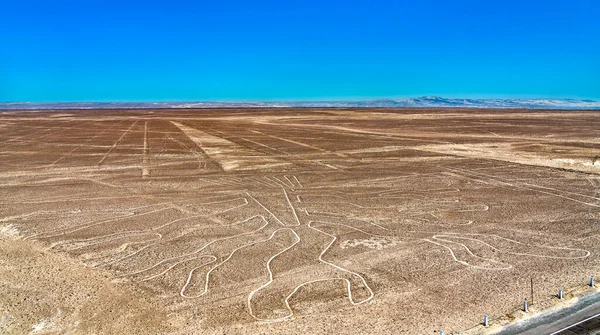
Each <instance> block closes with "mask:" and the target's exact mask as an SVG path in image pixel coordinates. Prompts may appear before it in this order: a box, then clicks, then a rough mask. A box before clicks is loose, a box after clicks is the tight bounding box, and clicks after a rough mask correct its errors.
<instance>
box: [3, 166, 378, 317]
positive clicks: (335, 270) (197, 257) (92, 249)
mask: <svg viewBox="0 0 600 335" xmlns="http://www.w3.org/2000/svg"><path fill="white" fill-rule="evenodd" d="M248 181H250V182H252V181H254V182H255V183H256V185H261V186H262V187H267V186H268V187H269V188H270V189H273V190H274V191H272V192H273V194H276V195H277V197H276V198H277V199H275V202H276V203H275V202H274V201H273V199H272V197H270V196H265V194H263V193H257V192H252V191H249V192H246V193H244V194H243V195H241V196H239V197H231V196H222V197H221V198H218V199H216V200H214V201H207V202H203V203H197V204H194V205H188V206H186V205H180V204H175V203H171V202H163V203H158V204H155V205H150V206H142V207H137V208H132V209H130V210H129V211H125V212H121V213H120V214H119V215H118V216H117V217H112V218H109V219H101V220H91V221H89V222H84V223H80V224H78V225H73V226H69V227H66V228H61V229H54V230H49V231H46V232H43V233H39V234H36V235H32V236H29V237H27V239H37V240H42V241H46V242H48V243H49V248H50V249H53V250H60V251H65V252H68V253H70V254H72V255H75V256H78V257H79V258H80V259H81V260H82V261H83V262H84V263H85V264H87V265H88V266H90V267H106V268H109V269H112V270H114V271H115V272H116V273H117V279H118V278H129V279H131V280H133V281H136V282H151V281H157V280H158V281H159V282H160V280H162V279H165V277H166V276H169V275H170V274H171V273H173V272H177V273H180V272H181V270H185V271H187V274H186V276H185V282H184V283H182V286H181V287H180V290H179V295H180V296H181V297H182V298H186V299H196V298H200V297H203V296H205V295H206V294H208V293H209V292H210V291H211V290H212V289H213V288H217V287H218V282H214V279H213V276H214V274H215V273H217V272H219V271H222V269H225V271H231V270H227V268H226V267H227V265H228V264H229V262H230V261H232V259H233V258H235V257H236V256H237V255H238V254H240V253H243V252H244V250H247V249H250V248H253V247H257V246H260V245H262V244H267V243H269V242H270V241H272V240H275V239H278V240H282V239H283V240H284V244H283V246H281V243H278V244H275V245H272V246H271V248H272V247H278V248H279V250H278V251H277V252H275V253H274V254H272V255H271V256H270V257H269V258H268V259H267V260H266V263H265V264H264V266H265V270H266V275H267V278H264V279H261V278H262V276H260V277H258V280H259V281H260V285H256V287H254V288H253V289H252V290H251V291H250V292H249V293H248V296H247V308H248V313H249V314H250V316H251V317H252V318H254V319H255V320H259V321H265V322H270V321H281V320H286V319H289V318H291V317H293V315H294V312H293V309H292V306H291V305H290V301H291V300H292V299H293V297H294V296H295V295H296V294H297V293H298V292H299V291H300V290H302V288H306V287H309V286H310V284H312V283H318V282H331V283H333V284H335V283H336V282H340V283H344V286H345V289H346V292H347V295H348V299H349V301H350V303H351V304H353V305H358V304H362V303H365V302H367V301H369V300H371V299H372V298H373V296H374V293H373V291H372V290H371V288H370V287H369V285H368V283H367V280H366V279H365V278H364V277H363V276H362V275H361V274H359V273H357V272H354V271H351V270H348V269H346V268H344V267H342V266H339V265H337V264H335V263H334V262H333V261H330V260H327V259H326V254H327V252H328V251H329V250H330V249H331V247H332V246H333V245H334V244H335V243H336V241H337V237H336V236H335V235H334V234H330V233H329V232H327V231H326V230H324V229H323V228H322V227H321V226H320V225H322V223H318V222H312V221H307V220H306V218H305V217H304V214H303V212H298V211H297V209H296V207H297V206H298V204H300V199H299V197H297V196H294V190H295V189H299V188H302V187H303V185H302V182H301V181H300V179H299V178H298V177H297V176H294V175H284V176H264V177H263V178H253V179H248V180H246V179H242V180H239V181H237V182H248ZM216 183H217V184H220V185H223V183H222V181H221V182H219V181H217V182H216ZM231 183H233V184H235V183H236V180H235V179H234V180H233V181H229V184H228V186H234V185H231ZM173 213H178V215H183V217H179V218H177V219H174V220H168V221H167V222H163V223H161V224H156V222H157V221H158V222H159V221H160V220H161V218H163V217H164V218H167V217H172V215H173ZM241 213H243V215H246V216H248V213H252V214H253V215H252V216H250V217H249V218H246V219H243V220H238V221H235V222H233V223H230V222H232V221H231V220H229V219H230V218H232V217H239V216H240V214H241ZM167 214H169V215H167ZM8 219H11V218H8ZM205 221H212V222H213V223H212V224H210V225H206V224H199V223H198V222H205ZM347 227H348V228H353V227H351V226H350V225H347ZM224 230H225V231H224ZM356 230H357V231H363V230H360V229H356ZM106 231H109V232H110V233H108V234H107V233H106ZM308 231H312V232H313V233H312V234H313V235H315V234H318V235H320V236H322V238H321V239H323V238H325V239H328V241H326V245H325V246H321V247H320V248H319V249H314V251H313V249H311V248H312V247H313V246H314V244H315V243H314V242H312V243H309V244H307V245H304V244H303V243H305V240H304V238H303V235H305V234H306V233H307V232H308ZM215 235H216V236H217V238H213V239H210V240H206V237H207V236H215ZM219 235H221V236H220V237H219ZM192 237H193V238H192ZM196 237H198V239H196ZM202 237H203V238H204V239H202ZM187 239H189V240H187ZM317 242H318V243H317V244H321V243H322V242H321V241H317ZM171 247H176V248H171ZM170 249H176V250H170ZM302 250H304V251H302ZM291 251H295V252H302V253H310V252H313V254H314V262H316V263H314V264H320V266H317V267H318V269H317V270H315V272H314V273H310V274H308V276H311V277H312V276H313V275H314V276H315V277H314V278H310V279H308V278H307V279H308V280H304V279H302V280H301V282H297V280H296V281H294V280H295V279H293V278H292V286H289V287H288V285H289V283H288V282H285V281H284V282H283V283H279V282H280V281H281V279H280V275H279V274H278V273H279V272H278V271H277V268H276V267H277V265H275V262H276V261H277V260H278V259H279V258H281V257H282V256H285V255H286V254H287V253H289V252H291ZM152 256H154V257H152ZM156 256H159V257H160V258H158V257H156ZM314 264H313V266H314ZM190 266H191V268H190ZM274 266H275V268H274ZM132 270H133V271H132ZM282 276H283V277H286V276H287V277H289V275H286V274H282ZM169 278H170V277H169ZM200 278H201V279H200ZM119 280H122V279H119ZM284 280H287V279H285V278H284ZM255 281H256V280H255ZM276 284H277V285H278V287H277V289H276V290H277V291H281V292H285V297H283V299H282V300H281V301H280V302H277V301H275V302H273V301H270V296H271V293H270V292H267V293H264V291H268V290H270V289H271V287H272V286H273V285H276ZM215 285H217V286H215ZM282 288H283V289H282ZM279 303H281V304H283V305H284V306H285V309H286V310H287V312H286V313H285V315H283V316H281V315H275V316H274V315H273V313H271V311H270V310H268V309H265V306H267V307H268V306H270V305H272V304H279Z"/></svg>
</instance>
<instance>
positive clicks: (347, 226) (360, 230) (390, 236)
mask: <svg viewBox="0 0 600 335" xmlns="http://www.w3.org/2000/svg"><path fill="white" fill-rule="evenodd" d="M312 222H313V223H322V224H324V225H335V226H344V227H346V228H350V229H353V230H356V231H359V232H361V233H363V234H367V235H370V236H377V237H387V238H397V237H396V236H394V235H380V234H373V233H369V232H367V231H364V230H362V229H359V228H356V227H353V226H350V225H347V224H344V223H337V222H325V221H312Z"/></svg>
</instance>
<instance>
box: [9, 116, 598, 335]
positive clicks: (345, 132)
mask: <svg viewBox="0 0 600 335" xmlns="http://www.w3.org/2000/svg"><path fill="white" fill-rule="evenodd" d="M599 225H600V112H599V111H530V110H484V109H478V110H468V109H446V110H443V109H442V110H440V109H436V110H433V109H412V110H411V109H356V110H350V109H237V110H235V109H220V110H89V111H82V110H78V111H73V110H62V111H37V112H19V111H8V112H2V113H0V284H1V285H0V297H1V298H0V332H5V333H9V334H21V333H29V332H31V333H37V334H45V333H46V334H48V333H49V334H53V333H61V334H62V333H72V334H90V333H98V334H100V333H102V334H136V333H137V334H148V333H166V334H171V333H173V334H190V333H209V334H213V333H227V334H237V333H240V334H244V333H248V334H256V333H269V334H290V333H310V334H316V333H332V334H335V333H337V334H344V333H348V334H350V333H352V334H366V333H369V334H389V333H402V334H427V333H429V334H434V333H435V332H438V331H439V330H440V329H443V330H445V331H446V333H447V334H448V333H451V332H466V333H473V334H474V333H480V332H482V331H483V329H482V328H481V326H477V324H478V323H480V322H481V320H482V317H483V315H484V314H487V315H489V316H490V320H491V323H492V328H496V329H497V327H498V326H499V325H501V324H505V323H506V322H509V321H511V320H514V319H518V318H521V317H523V313H521V312H519V311H518V309H519V306H521V304H522V302H523V300H524V299H525V298H529V295H530V287H529V285H530V280H531V278H533V280H534V283H535V303H534V305H533V306H532V308H533V309H534V310H536V309H538V310H539V309H542V308H546V307H549V306H551V305H555V304H557V302H555V300H556V299H554V300H553V298H552V296H553V295H554V294H556V292H557V290H558V288H562V289H564V290H565V294H566V295H567V296H570V295H571V296H572V295H577V294H579V293H581V292H583V291H585V290H584V289H583V288H582V286H584V285H585V283H586V281H587V279H588V278H589V276H590V275H594V274H596V275H598V272H600V271H599V270H600V257H599V252H600V243H599V242H600V241H599V240H600V235H599V232H600V231H599V228H600V227H599ZM589 290H590V289H588V291H589ZM565 303H566V302H565Z"/></svg>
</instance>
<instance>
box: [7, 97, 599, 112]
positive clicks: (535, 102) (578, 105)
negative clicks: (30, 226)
mask: <svg viewBox="0 0 600 335" xmlns="http://www.w3.org/2000/svg"><path fill="white" fill-rule="evenodd" d="M269 107H273V108H275V107H338V108H361V107H362V108H366V107H379V108H402V107H411V108H526V109H599V110H600V101H593V100H576V99H446V98H441V97H436V96H426V97H420V98H410V99H380V100H359V101H280V102H0V109H3V110H8V109H25V110H43V109H143V108H154V109H158V108H269Z"/></svg>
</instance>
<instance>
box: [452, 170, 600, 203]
mask: <svg viewBox="0 0 600 335" xmlns="http://www.w3.org/2000/svg"><path fill="white" fill-rule="evenodd" d="M446 169H448V170H450V171H454V172H458V173H459V174H461V173H462V174H463V176H464V174H467V175H471V176H472V177H471V178H473V179H475V180H478V181H482V182H484V183H486V181H485V180H480V179H477V178H488V179H489V180H491V181H494V182H496V183H499V184H504V185H507V186H510V187H514V188H520V189H526V190H529V191H533V192H539V193H543V194H548V195H552V196H555V197H560V198H563V199H567V200H571V201H575V202H578V203H580V204H583V205H587V206H592V207H600V205H599V204H594V203H589V202H585V201H581V200H577V199H573V198H570V197H567V196H566V195H563V194H557V193H552V192H548V191H543V190H540V189H538V188H540V186H538V185H532V184H526V185H529V186H530V187H525V186H522V185H518V184H514V183H509V182H506V181H503V180H501V179H500V178H499V177H495V176H490V175H486V174H483V173H481V172H473V171H469V170H463V169H458V168H446ZM467 178H468V177H467ZM487 182H489V181H487ZM523 184H524V185H525V183H523ZM542 188H543V187H542ZM551 190H554V191H556V192H565V191H562V190H556V189H551ZM565 193H566V192H565ZM569 193H570V194H574V195H575V194H576V195H577V196H581V197H587V198H589V197H590V196H588V195H583V194H579V193H573V192H568V193H567V194H569ZM592 198H593V197H592ZM594 199H596V198H594Z"/></svg>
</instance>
